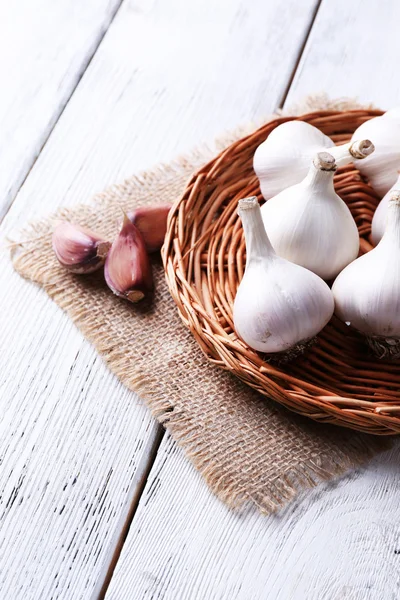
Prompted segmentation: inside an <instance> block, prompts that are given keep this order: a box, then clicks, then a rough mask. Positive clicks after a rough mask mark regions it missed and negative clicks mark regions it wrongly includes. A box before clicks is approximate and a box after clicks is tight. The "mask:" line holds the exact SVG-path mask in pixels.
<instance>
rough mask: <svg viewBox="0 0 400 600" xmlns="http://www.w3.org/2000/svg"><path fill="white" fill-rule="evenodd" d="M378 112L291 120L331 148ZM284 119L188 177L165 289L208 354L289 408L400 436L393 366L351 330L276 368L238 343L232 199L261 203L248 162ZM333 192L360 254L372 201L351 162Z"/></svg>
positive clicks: (172, 224)
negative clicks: (349, 217) (311, 128)
mask: <svg viewBox="0 0 400 600" xmlns="http://www.w3.org/2000/svg"><path fill="white" fill-rule="evenodd" d="M381 114H382V113H381V111H377V110H356V111H347V112H336V111H329V112H326V111H324V112H314V113H310V114H307V115H303V116H301V117H298V120H302V121H306V122H308V123H311V124H312V125H315V126H316V127H318V128H319V129H321V131H323V132H324V133H325V134H326V135H328V136H330V137H331V138H332V139H333V140H334V141H335V142H336V143H344V142H346V141H348V140H349V139H350V137H351V135H352V133H353V132H354V131H355V129H356V128H357V127H358V126H359V125H361V123H363V122H365V121H366V120H368V119H370V118H372V117H375V116H379V115H381ZM288 120H290V119H288V118H278V119H275V120H274V121H272V122H270V123H267V124H266V125H264V126H263V127H261V128H260V129H258V130H257V131H255V132H254V133H252V134H251V135H249V136H247V137H245V138H243V139H241V140H239V141H237V142H235V143H234V144H232V145H231V146H230V147H229V148H227V149H226V150H224V151H223V152H221V153H220V154H219V155H218V156H217V157H216V158H215V159H214V160H212V161H211V162H209V163H208V164H207V165H205V166H204V167H203V168H202V169H200V171H198V172H197V173H196V174H195V175H194V176H193V177H192V178H191V180H190V182H189V183H188V185H187V188H186V190H185V192H184V194H183V196H182V197H181V198H180V199H179V200H178V201H177V202H176V203H175V205H174V207H173V209H172V211H171V214H170V218H169V224H168V231H167V236H166V241H165V245H164V248H163V261H164V267H165V272H166V278H167V283H168V286H169V289H170V292H171V294H172V297H173V298H174V300H175V302H176V304H177V307H178V310H179V314H180V316H181V318H182V320H183V322H184V324H185V325H186V326H187V327H188V328H189V329H190V331H191V332H192V334H193V335H194V337H195V339H196V340H197V342H198V344H199V345H200V347H201V349H202V350H203V352H204V354H205V355H206V357H207V358H208V359H209V360H210V361H211V362H213V363H214V364H216V365H218V366H219V367H222V368H223V369H227V370H229V371H231V372H232V373H234V374H235V375H236V376H238V377H239V378H240V379H241V380H243V381H244V382H245V383H247V384H248V385H250V386H251V387H253V388H255V389H257V390H258V391H259V392H260V393H261V394H264V395H265V396H268V397H269V398H272V399H273V400H276V401H277V402H280V403H281V404H284V405H285V406H286V407H287V408H289V409H290V410H293V411H296V412H298V413H300V414H302V415H305V416H307V417H310V418H312V419H315V420H317V421H322V422H325V423H334V424H337V425H342V426H345V427H350V428H353V429H357V430H361V431H366V432H369V433H373V434H380V435H390V434H395V433H398V432H400V369H399V364H398V362H396V363H393V362H392V363H388V362H384V361H378V360H376V359H374V358H372V357H371V356H370V354H369V352H368V350H367V347H366V345H365V343H364V341H363V340H362V338H361V336H359V335H358V334H357V333H355V332H351V331H350V330H349V328H347V327H346V326H345V325H343V324H342V323H341V322H340V321H339V320H338V319H336V318H335V317H334V318H333V319H332V320H331V322H330V323H329V324H328V325H327V327H325V329H324V330H323V332H321V334H320V335H319V336H318V342H317V344H315V345H314V346H313V347H312V348H311V349H310V350H308V351H307V352H306V353H305V354H304V355H303V356H302V357H300V358H297V359H296V360H295V361H293V362H291V363H290V364H286V365H284V366H282V367H278V366H275V365H272V364H270V363H268V362H267V361H266V360H265V357H264V356H262V355H261V354H259V353H257V352H255V351H253V350H252V349H250V348H249V347H248V346H246V344H244V342H242V341H241V340H240V339H238V337H237V335H236V333H235V332H234V329H233V322H232V306H233V300H234V297H235V294H236V290H237V287H238V284H239V282H240V280H241V278H242V276H243V272H244V265H245V246H244V239H243V232H242V227H241V223H240V220H239V218H238V216H237V211H236V208H237V202H238V200H239V199H240V198H244V197H247V196H252V195H255V196H257V197H258V198H259V200H260V201H262V196H261V193H260V189H259V185H258V180H257V178H256V177H255V175H254V172H253V168H252V161H253V155H254V152H255V149H256V148H257V146H258V145H259V144H260V143H261V142H262V141H264V140H265V139H266V138H267V136H268V135H269V133H270V132H271V131H272V130H273V129H274V128H275V127H277V126H278V125H279V124H281V123H284V122H285V121H288ZM335 187H336V190H337V192H338V193H339V195H340V196H341V197H342V198H343V199H344V200H345V201H346V203H347V204H348V206H349V208H350V210H351V212H352V214H353V216H354V218H355V220H356V223H357V226H358V230H359V233H360V238H361V252H366V251H368V250H370V249H371V248H372V246H371V244H370V241H369V236H370V226H371V219H372V215H373V213H374V210H375V208H376V206H377V204H378V202H379V198H378V196H377V194H376V193H375V192H374V190H373V189H372V188H371V187H370V186H369V184H368V183H367V182H366V181H365V180H363V178H362V177H361V176H360V173H359V172H358V171H357V170H356V169H355V167H354V166H353V165H349V166H347V167H344V168H342V169H339V170H338V172H337V174H336V175H335Z"/></svg>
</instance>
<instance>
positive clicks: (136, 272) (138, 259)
mask: <svg viewBox="0 0 400 600" xmlns="http://www.w3.org/2000/svg"><path fill="white" fill-rule="evenodd" d="M104 276H105V280H106V282H107V285H108V287H109V288H110V289H111V290H112V291H113V292H114V294H116V295H117V296H120V297H122V298H126V299H127V300H129V301H130V302H139V301H140V300H142V299H143V298H144V297H145V296H147V295H149V294H150V292H152V290H153V276H152V271H151V264H150V260H149V257H148V254H147V250H146V245H145V242H144V239H143V236H142V234H141V233H140V231H139V229H138V228H137V227H136V226H135V225H134V224H133V223H132V222H131V221H130V220H129V218H128V216H127V215H124V222H123V224H122V228H121V231H120V233H119V234H118V237H117V238H116V239H115V240H114V242H113V243H112V245H111V248H110V250H109V252H108V255H107V259H106V263H105V266H104Z"/></svg>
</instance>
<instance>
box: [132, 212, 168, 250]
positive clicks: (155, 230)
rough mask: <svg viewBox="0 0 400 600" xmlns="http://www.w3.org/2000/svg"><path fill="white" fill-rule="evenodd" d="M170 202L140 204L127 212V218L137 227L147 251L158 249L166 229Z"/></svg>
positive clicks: (162, 241)
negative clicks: (155, 204) (152, 204)
mask: <svg viewBox="0 0 400 600" xmlns="http://www.w3.org/2000/svg"><path fill="white" fill-rule="evenodd" d="M171 206H172V204H161V205H160V206H140V207H138V208H135V210H133V211H131V212H129V213H128V218H129V220H130V221H131V222H132V223H133V224H134V225H135V226H136V227H137V228H138V229H139V231H140V233H141V234H142V236H143V239H144V242H145V244H146V248H147V251H148V252H155V251H157V250H160V249H161V247H162V245H163V243H164V238H165V234H166V231H167V219H168V214H169V211H170V210H171Z"/></svg>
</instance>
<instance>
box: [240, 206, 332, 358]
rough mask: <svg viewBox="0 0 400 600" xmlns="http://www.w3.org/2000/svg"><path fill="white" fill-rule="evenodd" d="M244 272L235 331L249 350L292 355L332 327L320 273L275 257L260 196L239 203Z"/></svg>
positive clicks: (328, 292)
mask: <svg viewBox="0 0 400 600" xmlns="http://www.w3.org/2000/svg"><path fill="white" fill-rule="evenodd" d="M238 212H239V215H240V217H241V220H242V224H243V229H244V235H245V242H246V255H247V256H246V269H245V273H244V276H243V279H242V281H241V283H240V285H239V288H238V291H237V294H236V298H235V301H234V307H233V320H234V325H235V330H236V332H237V334H238V335H239V337H240V338H241V339H242V340H243V341H244V342H245V343H246V344H248V346H250V347H251V348H253V349H255V350H258V351H259V352H265V353H287V352H290V353H292V352H293V351H295V350H296V349H299V348H303V347H304V345H305V344H306V343H307V341H308V340H310V339H311V338H313V337H315V335H317V333H319V332H320V331H321V329H323V327H324V326H325V325H326V324H327V323H328V321H329V319H330V318H331V316H332V313H333V296H332V293H331V290H330V289H329V287H328V286H327V284H326V283H325V282H324V281H322V279H320V278H319V277H318V276H317V275H315V274H314V273H312V272H311V271H308V270H307V269H303V268H302V267H300V266H298V265H295V264H293V263H291V262H289V261H287V260H285V259H283V258H280V257H279V256H277V255H276V253H275V251H274V249H273V247H272V245H271V243H270V241H269V239H268V236H267V234H266V232H265V229H264V226H263V222H262V217H261V212H260V206H259V204H258V201H257V198H255V197H252V198H245V199H243V200H240V201H239V210H238Z"/></svg>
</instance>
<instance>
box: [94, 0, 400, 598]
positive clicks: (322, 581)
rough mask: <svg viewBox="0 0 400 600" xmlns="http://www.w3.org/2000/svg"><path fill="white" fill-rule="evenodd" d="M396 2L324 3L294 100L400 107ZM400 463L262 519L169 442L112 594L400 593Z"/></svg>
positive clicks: (389, 457)
mask: <svg viewBox="0 0 400 600" xmlns="http://www.w3.org/2000/svg"><path fill="white" fill-rule="evenodd" d="M389 4H390V10H389V8H388V9H387V10H383V7H382V4H381V5H379V4H376V3H374V2H372V1H370V0H368V1H367V2H363V3H362V4H361V3H360V2H351V3H346V2H344V1H343V2H342V1H339V2H331V1H329V0H323V2H322V5H321V7H320V9H319V11H318V13H317V17H316V19H315V22H314V25H313V28H312V30H311V34H310V38H309V41H308V43H307V44H306V47H305V54H304V55H303V57H302V58H301V60H300V63H299V65H300V66H299V70H298V71H297V72H296V74H295V77H294V81H293V85H292V86H291V88H290V89H289V93H288V96H287V101H286V104H287V105H289V104H291V103H293V102H296V101H298V100H301V98H302V97H303V96H304V95H305V94H307V93H310V92H313V91H315V92H319V91H326V92H327V93H328V94H329V95H330V96H331V97H335V96H336V95H338V94H339V95H340V94H341V95H350V96H351V95H359V96H360V98H362V99H363V100H365V101H368V102H371V101H372V102H375V103H376V104H378V105H382V106H387V107H390V106H391V105H392V104H395V103H397V102H398V84H397V80H396V77H395V74H394V69H395V61H394V60H391V61H389V64H388V65H385V64H384V63H385V60H384V56H383V55H384V54H385V56H396V55H397V54H398V50H397V48H398V39H397V36H396V34H395V31H394V29H395V27H396V25H395V23H396V21H395V20H393V10H394V11H395V13H396V11H397V10H398V7H397V5H396V7H394V4H393V3H389ZM378 13H380V14H378ZM366 15H368V16H366ZM365 32H368V33H365ZM392 38H396V39H392ZM383 40H385V42H384V45H383ZM374 51H376V53H377V57H373V53H374ZM366 56H368V58H370V59H371V60H366V59H365V57H366ZM384 73H390V74H391V75H390V78H388V77H386V76H385V75H384ZM378 79H379V82H380V85H379V86H375V85H373V84H374V81H376V80H378ZM399 459H400V445H399V444H397V446H396V448H395V449H394V450H393V451H392V452H391V453H387V454H385V455H382V456H381V457H378V458H376V459H375V460H374V461H373V462H372V463H371V464H370V465H369V466H368V467H366V468H365V469H363V470H360V471H359V472H355V473H352V474H350V475H348V476H347V477H344V478H342V479H341V480H340V481H337V482H333V483H330V484H323V485H321V486H320V487H319V488H318V489H316V490H315V491H313V492H309V493H307V494H303V495H302V496H301V497H300V498H299V499H298V500H297V501H296V502H294V503H292V505H291V506H289V507H288V508H287V509H286V510H285V511H283V512H281V513H280V514H278V515H276V516H273V517H261V516H260V515H258V514H256V513H255V512H253V511H251V510H248V511H245V512H243V513H242V514H235V513H233V512H230V511H228V510H226V509H225V507H224V506H223V505H222V504H221V503H219V501H217V500H216V499H215V498H214V497H213V496H211V494H210V493H209V491H208V490H207V488H206V486H205V484H204V482H203V481H202V480H201V478H200V477H199V476H198V474H197V473H196V472H195V470H194V469H193V468H192V467H191V465H190V464H189V462H188V461H187V459H186V458H185V457H184V455H183V453H182V452H181V451H180V450H179V449H178V448H177V447H176V446H175V444H174V443H173V442H172V441H171V439H169V438H164V439H163V442H162V444H161V446H160V449H159V452H158V456H157V460H156V462H155V464H154V467H153V469H152V471H151V474H150V476H149V480H148V484H147V486H146V488H145V491H144V494H143V496H142V498H141V502H140V504H139V507H138V509H137V512H136V514H135V518H134V520H133V523H132V525H131V528H130V531H129V535H128V538H127V541H126V543H125V546H124V548H123V550H122V553H121V557H120V561H119V563H118V564H117V567H116V570H115V572H114V577H113V579H112V581H111V584H110V587H109V589H108V594H107V596H106V599H107V600H123V599H125V598H136V597H137V598H143V599H145V598H159V599H162V600H175V599H176V598H185V600H186V599H187V600H217V599H218V600H228V599H229V600H249V599H251V600H265V599H266V598H267V599H268V600H269V599H273V600H339V599H340V600H342V599H346V600H381V599H383V598H385V599H386V598H387V599H393V600H394V599H396V598H398V597H399V596H400V583H399V578H398V574H397V573H398V559H399V555H400V547H399V544H400V527H399V525H398V522H399V517H400V509H399V499H400V488H399V481H398V479H399V478H398V464H399Z"/></svg>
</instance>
